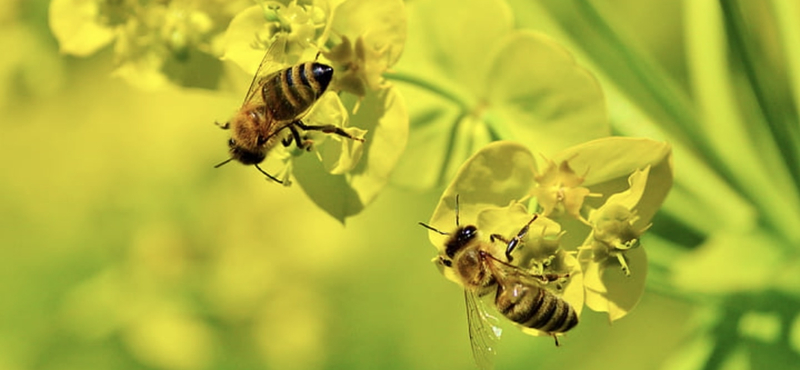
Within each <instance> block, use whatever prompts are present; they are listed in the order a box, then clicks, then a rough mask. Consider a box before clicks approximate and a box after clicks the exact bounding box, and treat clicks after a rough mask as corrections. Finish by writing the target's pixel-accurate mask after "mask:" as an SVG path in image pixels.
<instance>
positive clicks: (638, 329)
mask: <svg viewBox="0 0 800 370" xmlns="http://www.w3.org/2000/svg"><path fill="white" fill-rule="evenodd" d="M410 3H413V2H410ZM510 3H511V5H512V9H514V12H515V15H516V16H517V20H518V22H519V23H520V24H525V23H526V22H528V24H533V23H534V22H535V21H537V20H536V19H537V17H538V15H537V13H534V11H535V9H534V10H531V9H529V8H528V7H527V4H524V2H522V1H511V2H510ZM542 3H547V4H546V5H548V6H550V5H552V2H547V1H543V2H542ZM598 3H599V2H598ZM645 3H646V4H647V5H644V4H645ZM47 10H48V2H47V1H22V0H20V1H14V0H4V1H0V28H1V31H0V47H2V50H4V53H3V55H2V56H0V112H1V113H0V125H2V134H1V135H0V137H1V138H2V139H0V157H2V158H3V159H4V160H3V163H4V166H3V168H4V170H3V171H2V173H0V176H2V179H1V180H0V198H1V200H0V369H6V370H23V369H24V370H27V369H43V370H44V369H47V370H50V369H52V370H56V369H64V370H67V369H166V370H194V369H470V368H473V367H474V365H473V360H472V356H471V352H470V346H469V339H468V336H467V325H466V316H465V312H464V311H465V310H464V302H463V297H462V292H461V290H460V289H459V288H458V287H457V286H455V285H453V284H452V283H450V282H447V281H446V280H445V279H443V278H442V276H441V275H440V274H439V273H438V272H437V271H436V269H435V268H434V266H433V265H432V264H431V263H430V259H431V258H432V257H433V256H434V255H435V249H434V248H433V247H432V246H431V245H430V243H429V241H428V238H427V233H426V232H425V231H424V230H422V229H421V228H420V227H419V226H418V225H417V224H416V223H417V221H426V220H427V219H428V218H429V217H430V214H431V212H432V210H433V207H434V206H435V205H436V203H437V201H438V199H439V196H440V194H441V191H442V188H441V187H439V188H434V189H432V190H429V191H422V192H420V191H412V190H405V189H403V188H402V187H398V186H390V187H389V188H387V189H386V190H385V191H384V193H383V194H381V195H380V196H379V197H378V199H377V200H376V201H375V203H373V204H372V205H370V206H369V207H368V208H367V209H366V210H365V211H364V212H363V213H361V214H359V215H357V216H355V217H353V218H350V219H348V220H347V223H346V225H342V224H340V223H339V222H337V221H336V220H334V219H333V218H331V217H329V216H328V215H327V214H325V213H324V212H323V211H321V210H320V209H318V208H317V207H316V206H315V205H314V204H313V203H312V202H311V201H310V200H309V199H308V198H307V197H306V196H305V194H304V193H303V192H302V191H301V189H299V187H297V186H294V187H290V188H283V187H280V186H276V185H274V184H271V183H269V182H266V181H265V180H264V179H263V177H262V176H260V175H259V174H258V173H257V172H256V171H254V170H252V169H250V168H246V167H242V166H239V165H228V166H225V167H222V168H219V169H214V168H213V165H214V164H216V163H219V162H220V161H221V160H223V159H225V158H226V147H225V141H226V139H227V133H225V132H224V131H221V130H219V129H218V128H216V127H215V126H214V125H213V122H214V121H215V120H225V119H226V118H227V117H228V116H229V115H230V114H231V113H232V112H233V110H234V109H235V108H236V107H237V106H238V104H240V100H241V96H240V95H241V92H236V93H233V92H226V91H209V90H200V89H181V88H170V89H166V90H159V91H142V90H139V89H136V88H134V87H131V86H130V85H129V84H126V83H125V82H123V81H122V80H120V79H118V78H114V77H112V76H111V72H112V70H113V67H112V65H113V61H112V52H111V50H108V48H106V49H104V50H103V51H101V52H99V53H97V54H95V55H93V56H91V57H88V58H75V57H70V56H63V55H60V54H59V52H58V44H57V43H56V41H55V40H54V38H53V37H52V35H51V33H50V30H49V27H48V23H47ZM551 10H552V9H551ZM602 11H603V14H613V15H614V16H613V17H612V19H613V20H616V21H617V22H616V23H614V26H615V27H616V28H617V29H618V30H620V31H624V32H627V35H628V36H629V37H630V40H632V42H633V43H634V44H635V45H639V46H641V47H642V48H641V49H640V51H641V50H643V52H644V53H645V54H646V55H648V56H649V57H650V58H652V59H653V60H658V61H659V63H658V64H659V65H660V66H661V67H662V68H663V69H664V71H666V72H665V73H666V75H668V76H671V78H674V81H677V82H676V84H677V85H678V86H683V85H688V84H689V82H688V81H689V77H688V75H687V72H686V69H685V68H686V67H685V65H684V63H683V59H684V56H685V53H686V50H685V49H684V44H683V43H684V37H685V35H684V34H683V23H682V22H684V17H683V15H682V12H683V11H684V10H683V8H682V7H681V6H680V4H679V2H664V1H652V2H640V1H635V0H628V1H622V2H618V3H617V4H616V5H613V6H612V5H608V4H604V5H603V7H602ZM554 13H556V12H555V11H554ZM565 18H568V17H565ZM564 22H569V20H566V21H564ZM575 22H576V24H578V25H579V24H580V21H577V20H576V21H575ZM576 29H578V28H577V26H576ZM576 32H577V31H576ZM406 47H407V48H412V47H414V46H413V45H407V46H406ZM576 52H577V51H576ZM583 53H588V54H591V51H588V52H587V51H585V50H584V51H583V52H579V55H580V56H583V57H580V56H579V60H591V58H585V55H586V54H583ZM581 58H583V59H581ZM595 62H597V60H595ZM600 64H602V63H600ZM600 69H602V68H600ZM611 79H613V78H611ZM601 80H602V82H603V83H604V87H606V86H607V85H606V82H607V81H608V80H607V79H601ZM737 83H743V82H741V80H737ZM619 86H623V87H621V88H620V87H619ZM624 86H625V84H624V83H622V84H621V85H617V87H618V88H620V89H624ZM408 94H411V93H408ZM610 94H611V95H614V94H613V93H610ZM610 99H611V101H612V103H610V104H612V105H613V104H617V105H613V109H612V118H614V119H617V121H619V122H622V123H625V122H626V120H625V118H627V117H628V116H627V115H626V113H627V111H626V110H625V107H627V106H626V105H624V104H619V101H620V100H614V97H613V96H612V97H611V98H610ZM406 100H408V101H409V106H411V105H412V104H413V96H412V95H407V96H406ZM621 107H622V108H621ZM631 110H633V109H632V108H631ZM620 117H621V118H620ZM794 123H795V124H796V123H797V122H796V121H795V122H794ZM617 127H624V125H623V126H617ZM412 131H413V123H412ZM618 131H624V129H623V130H619V129H618ZM633 131H636V130H633ZM640 134H641V133H640ZM653 136H656V137H658V138H661V136H660V134H658V133H655V134H653ZM679 137H680V136H679ZM689 142H691V140H689ZM414 149H415V148H413V147H409V148H408V149H407V150H409V151H413V150H414ZM679 150H680V148H677V149H676V152H677V151H679ZM676 158H678V159H677V160H676V163H675V167H676V172H678V173H679V175H678V176H680V172H681V171H682V163H681V161H680V158H681V156H680V154H678V153H676ZM723 172H724V171H723ZM684 179H685V177H684ZM689 185H691V183H688V182H684V183H683V186H684V187H686V186H689ZM709 191H710V192H714V191H715V189H713V188H712V189H710V190H709ZM682 199H683V198H682ZM668 202H669V200H668ZM697 204H699V205H700V206H699V207H704V206H703V203H702V202H698V203H697ZM676 209H677V210H678V211H680V208H677V207H673V208H672V210H673V211H675V210H676ZM687 212H688V211H687ZM675 213H678V214H680V212H673V215H674V214H675ZM789 221H790V222H795V223H796V224H797V221H798V220H794V221H792V220H789ZM654 222H655V223H656V225H655V226H654V230H653V232H654V236H653V238H654V239H651V240H648V239H645V240H644V241H643V245H645V246H646V248H648V247H649V245H655V247H653V249H648V252H649V253H652V254H655V256H654V259H655V260H656V261H659V260H660V261H662V263H663V261H668V262H674V263H677V262H675V261H677V259H674V260H673V259H670V258H669V256H670V255H671V253H677V252H675V251H674V250H673V249H669V248H666V247H665V248H664V249H661V250H659V249H658V248H657V246H658V245H667V244H670V243H673V244H677V245H681V242H682V241H683V242H685V243H684V244H683V245H682V247H683V248H685V249H684V251H690V250H693V248H695V247H697V245H699V244H700V242H701V241H703V240H705V236H704V235H703V234H702V232H698V231H697V230H692V229H691V228H686V227H685V225H684V224H682V223H681V220H680V217H676V216H669V215H662V217H660V218H659V217H657V218H656V219H655V220H654ZM659 222H661V225H659ZM698 228H699V229H701V230H702V227H698ZM686 230H688V231H686ZM684 232H685V234H681V233H684ZM698 235H700V236H698ZM660 240H669V241H670V243H667V242H663V241H660ZM649 241H650V242H651V243H650V244H648V242H649ZM754 247H755V246H754ZM788 249H789V250H791V251H792V252H791V253H787V255H788V256H791V257H792V258H794V257H795V256H796V255H797V253H796V250H797V245H788ZM759 253H760V252H758V251H754V252H753V254H759ZM665 255H666V256H667V257H664V256H665ZM651 256H652V255H651ZM723 258H726V257H723ZM656 270H658V269H656ZM702 272H703V273H706V274H708V275H709V276H711V275H714V274H715V272H714V271H702ZM700 276H701V279H702V278H703V275H702V274H700ZM656 278H658V277H656ZM656 285H657V286H655V288H654V289H651V290H648V292H647V293H646V294H645V295H644V297H643V299H642V301H641V302H640V304H639V306H638V307H637V308H636V309H635V310H634V311H632V312H631V314H629V315H628V316H627V317H625V318H624V319H622V320H620V321H618V322H615V323H614V325H613V326H612V325H609V324H608V321H607V318H606V316H605V315H603V314H598V313H594V312H591V311H588V310H585V312H584V314H583V316H582V317H581V320H582V321H581V324H580V325H579V326H578V327H577V328H576V329H574V330H573V331H571V332H570V333H569V335H567V336H566V337H565V338H563V340H562V341H561V342H562V346H561V347H559V348H556V347H554V346H553V343H552V340H550V339H548V338H535V337H530V336H527V335H525V334H522V333H521V332H519V331H518V330H515V329H513V328H512V327H511V326H510V325H506V329H507V330H505V332H504V337H503V340H502V341H501V344H500V349H499V351H500V355H499V356H498V358H497V360H496V362H497V367H498V368H500V369H523V368H526V369H527V368H537V369H555V368H569V369H607V368H614V369H618V370H624V369H660V368H703V367H704V366H705V367H708V368H718V367H721V368H726V369H748V368H793V367H794V366H796V364H798V363H800V362H792V361H796V360H797V357H798V352H797V351H798V347H800V345H798V344H796V343H795V344H794V347H793V348H794V349H793V350H788V352H787V351H784V350H779V351H775V348H778V347H780V348H788V347H786V346H787V344H786V343H788V342H791V341H793V340H796V339H792V335H794V336H795V337H796V336H797V335H798V334H797V332H798V331H800V330H798V329H797V328H795V329H794V331H790V329H788V327H789V323H787V322H786V321H778V323H777V324H775V320H773V319H771V316H770V314H771V312H773V311H776V312H780V315H781V317H787V315H796V313H797V312H798V308H800V305H798V304H797V301H796V300H794V299H793V298H792V299H784V298H783V297H785V296H784V295H782V294H783V293H781V294H778V295H777V296H776V295H775V294H773V292H772V291H771V290H770V289H769V288H767V287H766V285H765V286H764V288H763V289H761V288H759V287H756V288H754V289H750V290H748V291H747V292H744V293H741V292H724V293H721V294H714V295H715V297H716V298H715V299H713V300H707V299H703V298H700V299H697V293H696V292H694V293H686V292H683V291H681V290H680V289H677V288H672V287H670V285H669V281H668V280H665V279H664V278H663V276H662V279H661V280H660V281H658V282H657V283H656ZM720 296H722V298H720ZM776 297H778V298H776ZM795 297H796V296H795ZM754 301H758V302H760V303H762V307H759V308H758V309H757V310H756V311H752V312H754V313H751V314H748V312H751V311H750V310H751V308H752V307H751V306H753V302H754ZM720 302H722V303H720ZM731 302H734V303H731ZM730 307H735V308H733V309H728V308H730ZM731 312H735V314H731ZM726 320H730V323H729V324H728V325H717V324H718V323H720V322H725V321H726ZM771 325H772V326H774V325H778V327H777V328H774V327H770V326H771ZM765 326H766V327H767V328H766V329H764V327H765ZM795 326H796V325H795ZM764 330H766V332H767V334H766V335H762V334H763V333H764ZM776 331H777V332H778V333H779V334H778V339H775V335H773V334H774V333H775V332H776ZM770 333H773V334H770ZM792 333H794V334H792ZM740 337H743V338H751V339H747V340H745V341H744V343H745V344H744V345H745V346H746V348H748V349H749V350H750V352H749V353H759V352H760V353H766V354H770V353H779V355H777V356H773V357H769V356H767V358H765V357H764V356H761V357H758V356H757V358H756V359H755V360H753V359H750V360H749V361H748V357H747V355H746V354H745V355H732V357H727V355H725V354H716V355H713V356H710V357H709V355H708V353H709V352H710V351H711V348H712V347H713V346H714V343H722V344H723V345H726V346H727V345H730V346H734V345H736V343H739V345H741V343H742V342H739V341H738V340H737V339H735V338H740ZM753 338H754V339H753ZM770 351H772V352H770ZM792 351H794V352H792ZM714 353H717V352H714ZM725 353H727V352H725ZM714 356H717V357H719V356H722V358H717V357H714ZM737 356H738V357H737ZM706 360H708V361H706ZM704 364H705V365H704ZM708 364H712V365H708Z"/></svg>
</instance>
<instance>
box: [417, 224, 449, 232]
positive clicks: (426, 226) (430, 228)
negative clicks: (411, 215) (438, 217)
mask: <svg viewBox="0 0 800 370" xmlns="http://www.w3.org/2000/svg"><path fill="white" fill-rule="evenodd" d="M418 223H419V224H420V226H422V227H424V228H426V229H428V230H431V231H435V232H437V233H439V234H442V235H450V234H449V233H446V232H444V231H441V230H439V229H437V228H435V227H433V226H430V225H428V224H425V223H423V222H418Z"/></svg>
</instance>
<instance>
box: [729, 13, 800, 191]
mask: <svg viewBox="0 0 800 370" xmlns="http://www.w3.org/2000/svg"><path fill="white" fill-rule="evenodd" d="M720 6H721V8H722V11H723V13H724V14H725V25H726V26H727V30H728V34H729V36H730V40H731V49H732V51H733V52H734V53H735V54H736V55H738V56H739V57H740V58H741V62H742V63H741V66H742V69H744V72H745V76H746V77H747V80H748V82H749V83H750V86H751V87H752V92H753V96H754V98H755V100H756V105H757V109H758V110H759V111H760V113H761V115H762V116H763V117H764V120H765V121H766V123H767V127H768V128H769V130H770V133H771V136H772V137H771V139H772V140H773V142H774V143H776V144H777V145H776V146H777V148H778V150H779V151H780V154H781V157H782V158H783V160H784V161H785V162H786V165H785V166H784V168H785V169H786V171H787V172H788V173H789V174H790V175H791V178H792V180H793V181H794V186H795V188H797V189H800V131H798V130H797V122H798V117H796V116H794V115H792V112H793V111H792V110H791V109H783V107H781V106H780V104H781V103H782V102H783V100H782V99H781V96H777V94H780V93H781V92H784V91H786V90H784V89H782V88H781V87H782V86H776V85H778V83H776V78H775V77H777V76H773V75H771V71H770V70H769V68H768V67H767V66H765V65H764V61H763V60H761V59H760V58H758V57H757V56H756V54H757V52H756V51H755V50H753V49H754V44H755V43H756V42H757V41H756V40H752V36H748V34H749V32H747V31H748V29H747V24H746V22H745V20H744V17H743V16H742V9H741V7H740V6H739V4H738V3H736V2H734V1H720Z"/></svg>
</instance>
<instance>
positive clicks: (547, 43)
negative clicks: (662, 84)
mask: <svg viewBox="0 0 800 370" xmlns="http://www.w3.org/2000/svg"><path fill="white" fill-rule="evenodd" d="M408 9H409V14H410V17H412V21H413V24H414V25H415V26H414V27H411V28H409V36H408V38H409V43H413V45H415V46H416V47H415V48H409V49H408V50H406V51H405V54H404V55H403V59H402V60H401V61H400V62H399V63H398V64H397V66H395V67H394V71H393V73H391V74H388V75H387V78H389V79H390V80H392V81H396V82H397V83H398V87H399V88H401V89H403V94H404V95H405V96H407V97H409V98H410V97H413V99H414V105H413V107H412V110H411V112H410V116H411V125H412V131H411V136H410V138H409V143H410V145H411V146H413V147H414V148H417V149H416V150H414V151H413V152H409V153H407V155H406V156H404V158H403V160H402V161H401V163H400V164H399V165H398V172H397V173H396V174H395V176H394V177H393V180H392V181H393V182H394V183H396V184H399V185H402V186H405V187H409V188H413V189H430V188H432V187H435V186H439V185H442V184H444V183H446V180H447V179H448V178H450V177H451V176H452V175H453V174H454V173H455V171H456V169H457V168H458V166H459V165H460V164H461V163H463V161H464V160H465V159H467V158H468V157H469V156H470V155H472V154H474V153H475V152H476V151H477V150H478V149H479V148H481V147H482V146H483V145H485V144H487V143H489V142H491V141H494V140H515V141H519V142H523V143H525V144H526V145H528V146H529V147H530V148H532V149H533V150H535V151H540V152H547V153H554V152H556V151H558V150H560V149H563V148H566V147H569V146H572V145H576V144H579V143H582V142H585V141H588V140H592V139H596V138H600V137H604V136H608V135H609V134H610V130H609V125H608V121H607V116H606V107H605V100H604V97H603V93H602V91H601V90H600V88H599V85H598V84H597V81H596V80H595V78H594V76H593V75H592V74H590V73H587V71H586V70H585V69H584V68H583V67H582V66H580V65H578V64H577V63H576V62H575V59H574V57H573V56H572V55H571V54H570V53H569V52H568V51H567V50H565V49H564V48H563V47H562V46H561V45H560V44H559V43H557V42H555V41H554V40H553V39H552V38H550V37H549V36H547V35H545V34H542V33H538V32H531V31H529V30H522V29H514V23H515V20H514V15H515V14H514V13H513V12H512V11H511V9H509V7H508V5H507V4H506V3H505V1H502V0H469V1H458V0H436V1H432V0H422V1H414V2H411V3H409V4H408ZM432 15H437V16H432ZM453 30H458V31H453ZM351 40H352V39H351Z"/></svg>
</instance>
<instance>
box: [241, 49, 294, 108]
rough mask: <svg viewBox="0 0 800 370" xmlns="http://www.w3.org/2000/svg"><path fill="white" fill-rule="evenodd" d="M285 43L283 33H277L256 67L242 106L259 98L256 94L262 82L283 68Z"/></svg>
mask: <svg viewBox="0 0 800 370" xmlns="http://www.w3.org/2000/svg"><path fill="white" fill-rule="evenodd" d="M286 43H287V41H286V34H285V33H279V34H277V35H276V36H275V41H273V42H272V45H270V46H269V49H267V52H266V53H265V54H264V59H261V64H259V65H258V70H256V74H255V75H253V82H251V83H250V88H249V89H247V95H246V96H245V97H244V104H247V102H249V101H250V100H252V99H253V98H254V97H259V96H260V94H256V93H257V92H258V91H259V87H260V86H261V84H262V82H263V81H265V80H266V79H268V78H269V77H270V76H272V75H273V74H274V73H275V72H277V71H279V70H281V69H283V68H284V67H285V63H284V59H285V56H286Z"/></svg>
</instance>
